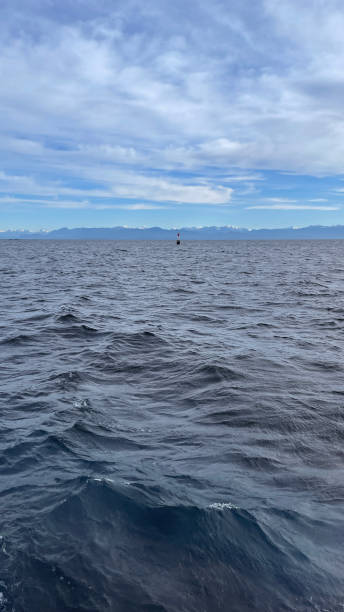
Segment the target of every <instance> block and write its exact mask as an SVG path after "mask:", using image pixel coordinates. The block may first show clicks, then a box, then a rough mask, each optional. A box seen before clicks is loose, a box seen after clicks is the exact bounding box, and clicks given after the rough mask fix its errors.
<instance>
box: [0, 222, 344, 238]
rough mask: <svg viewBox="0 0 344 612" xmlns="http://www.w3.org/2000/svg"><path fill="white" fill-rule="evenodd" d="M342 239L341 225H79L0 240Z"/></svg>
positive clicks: (9, 233)
mask: <svg viewBox="0 0 344 612" xmlns="http://www.w3.org/2000/svg"><path fill="white" fill-rule="evenodd" d="M177 231H179V232H180V234H181V241H182V242H183V241H187V240H249V241H252V240H342V239H344V225H335V226H320V225H319V226H318V225H311V226H307V227H300V228H293V227H285V228H275V229H269V228H261V229H247V228H234V227H202V228H196V227H184V228H183V227H182V228H178V229H165V228H161V227H149V228H129V227H94V228H92V227H85V228H84V227H79V228H71V229H69V228H66V227H64V228H60V229H55V230H51V231H43V230H41V231H37V232H30V231H28V230H3V231H1V232H0V240H172V241H175V240H176V235H177Z"/></svg>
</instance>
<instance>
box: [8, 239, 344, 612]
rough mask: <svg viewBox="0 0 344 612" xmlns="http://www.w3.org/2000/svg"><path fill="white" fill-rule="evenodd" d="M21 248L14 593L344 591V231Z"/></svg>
mask: <svg viewBox="0 0 344 612" xmlns="http://www.w3.org/2000/svg"><path fill="white" fill-rule="evenodd" d="M0 256H1V260H0V274H1V298H0V299H1V327H0V333H1V344H0V350H1V374H0V381H1V396H0V397H1V438H0V485H1V488H0V496H1V497H0V501H1V506H0V507H1V514H0V517H1V532H0V533H1V540H0V573H1V576H0V591H1V595H0V609H1V610H4V611H6V612H10V611H11V612H64V611H72V610H74V611H75V610H80V611H84V612H86V611H87V612H102V611H104V612H106V611H116V612H117V611H118V612H127V611H128V612H129V611H130V612H131V611H132V612H136V611H138V612H140V611H146V612H163V611H166V612H193V611H195V612H202V611H206V612H208V611H209V612H218V611H230V612H231V611H238V612H241V611H252V610H259V611H260V610H262V611H272V612H278V611H289V610H297V611H308V610H309V611H319V612H320V611H321V612H325V611H326V610H327V611H330V612H333V611H337V610H338V611H339V610H341V611H342V610H343V608H344V586H343V582H344V581H343V578H344V558H343V543H344V537H343V536H344V515H343V507H344V504H343V494H344V477H343V459H344V447H343V441H344V418H343V417H344V378H343V374H344V365H343V345H344V336H343V331H344V242H340V241H338V242H337V241H331V242H327V241H324V242H320V241H319V242H273V243H272V242H189V243H183V244H182V245H181V247H176V245H175V244H174V243H171V242H48V241H47V242H44V241H0Z"/></svg>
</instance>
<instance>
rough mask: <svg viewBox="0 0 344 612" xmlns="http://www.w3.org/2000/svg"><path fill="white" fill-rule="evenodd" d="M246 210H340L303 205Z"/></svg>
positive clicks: (261, 205)
mask: <svg viewBox="0 0 344 612" xmlns="http://www.w3.org/2000/svg"><path fill="white" fill-rule="evenodd" d="M246 208H247V210H323V211H329V210H340V207H339V206H308V205H305V204H300V205H294V204H271V205H269V204H266V205H264V204H259V205H257V206H247V207H246Z"/></svg>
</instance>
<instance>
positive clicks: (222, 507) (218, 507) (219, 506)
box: [208, 502, 239, 510]
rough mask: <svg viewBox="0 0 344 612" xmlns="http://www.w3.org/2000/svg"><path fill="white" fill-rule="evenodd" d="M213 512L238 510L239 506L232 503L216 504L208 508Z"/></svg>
mask: <svg viewBox="0 0 344 612" xmlns="http://www.w3.org/2000/svg"><path fill="white" fill-rule="evenodd" d="M208 508H210V509H211V510H237V509H238V508H239V506H236V505H235V504H232V503H231V502H214V503H213V504H210V505H209V506H208Z"/></svg>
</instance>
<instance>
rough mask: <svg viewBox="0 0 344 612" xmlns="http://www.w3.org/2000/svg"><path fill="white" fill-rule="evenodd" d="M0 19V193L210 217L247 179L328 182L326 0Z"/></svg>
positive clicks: (341, 21)
mask: <svg viewBox="0 0 344 612" xmlns="http://www.w3.org/2000/svg"><path fill="white" fill-rule="evenodd" d="M296 11H297V19H295V14H296ZM181 15H182V17H181ZM1 16H2V19H1V20H0V34H1V36H0V58H1V60H0V78H1V81H2V83H3V84H5V86H4V87H2V89H1V94H0V110H1V116H2V117H3V121H2V126H1V133H2V142H1V143H0V164H1V167H2V168H3V173H2V175H0V189H1V191H2V193H3V194H6V193H7V192H9V193H15V194H23V195H24V194H26V195H30V196H31V198H33V197H35V196H37V197H38V196H40V197H41V198H45V199H46V198H50V197H55V196H58V197H59V198H61V199H62V198H65V202H67V201H68V202H70V204H71V205H72V200H73V198H75V199H76V202H75V207H80V205H81V201H88V202H89V205H90V206H91V205H94V206H100V205H101V202H99V201H97V200H96V199H97V198H103V199H104V200H107V199H113V200H114V199H117V200H119V202H117V204H120V203H121V202H122V200H124V201H127V200H139V201H140V202H141V201H142V202H143V204H142V206H146V207H148V206H150V205H151V206H153V205H154V206H156V204H158V203H159V202H160V203H163V204H169V203H171V204H172V205H174V204H180V205H182V204H190V205H191V204H195V205H197V204H207V205H215V206H217V205H227V204H229V203H231V202H234V201H235V197H236V195H238V196H240V195H244V194H247V195H249V194H250V193H255V190H256V187H255V185H256V183H258V184H259V188H264V186H262V183H264V182H265V183H266V182H267V181H266V179H265V181H264V180H263V179H264V176H263V171H276V172H277V171H281V170H283V171H284V172H286V173H288V172H289V173H292V174H309V175H312V176H324V175H332V176H335V175H337V174H342V173H343V171H344V124H343V118H342V98H343V92H344V77H343V71H342V66H343V62H344V39H343V36H342V32H343V29H344V13H343V10H342V4H341V2H339V0H328V2H326V3H324V2H317V3H309V2H306V0H300V1H299V2H296V0H283V2H276V1H275V0H257V2H255V3H239V2H229V1H227V0H215V1H214V3H212V4H211V5H209V3H202V2H198V1H196V0H190V2H188V3H186V4H185V2H182V0H175V1H174V2H160V3H158V2H155V1H153V0H147V1H146V2H145V3H140V2H138V1H137V0H127V1H126V2H121V1H120V2H118V3H113V2H112V1H110V0H100V1H99V2H98V3H95V2H93V0H92V1H91V0H85V1H84V2H75V0H74V1H73V2H72V0H62V1H61V3H56V2H46V1H45V0H27V2H25V3H24V4H23V3H22V2H20V1H19V0H12V1H11V2H9V0H4V1H3V3H2V8H1ZM4 117H6V121H5V120H4ZM245 183H246V185H245ZM241 184H243V185H244V186H243V187H242V191H241V192H240V188H241ZM231 185H233V186H231ZM261 186H262V187H261ZM337 192H338V193H341V191H340V190H339V189H338V190H337ZM78 198H79V200H80V201H77V199H78ZM266 201H270V202H272V203H275V204H278V203H280V204H281V205H282V204H283V203H284V204H285V205H289V204H291V203H292V202H294V201H295V202H296V201H297V200H292V199H290V200H288V199H283V198H279V199H277V198H270V199H269V200H266ZM309 201H310V202H314V203H315V201H319V202H320V201H322V200H320V199H315V200H309ZM324 201H326V200H324ZM42 202H43V200H42ZM53 203H54V202H53ZM150 203H152V204H150ZM154 203H155V204H154ZM46 205H47V206H49V205H50V204H48V201H46ZM62 205H63V203H61V202H59V203H57V204H56V206H62ZM103 205H104V206H105V205H110V204H109V203H107V204H106V202H103ZM124 205H125V204H124ZM130 206H138V204H137V203H134V204H130ZM275 209H276V210H277V207H275ZM280 210H286V208H283V209H282V208H280ZM289 210H293V208H289ZM295 210H300V207H295ZM303 210H333V207H332V208H331V207H327V208H326V209H325V207H323V208H320V207H317V208H315V207H312V208H303Z"/></svg>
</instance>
